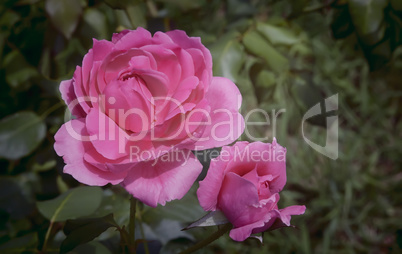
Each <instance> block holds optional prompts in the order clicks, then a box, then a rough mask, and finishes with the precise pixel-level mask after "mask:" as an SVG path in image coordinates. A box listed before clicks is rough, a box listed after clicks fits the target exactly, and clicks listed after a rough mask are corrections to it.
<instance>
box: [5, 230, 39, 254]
mask: <svg viewBox="0 0 402 254" xmlns="http://www.w3.org/2000/svg"><path fill="white" fill-rule="evenodd" d="M37 245H38V235H37V234H36V233H31V234H27V235H24V236H21V237H18V238H14V239H11V240H10V241H8V242H6V243H5V244H3V245H1V246H0V252H1V253H16V254H17V253H36V252H37V251H34V250H35V248H36V247H37ZM30 250H32V251H30Z"/></svg>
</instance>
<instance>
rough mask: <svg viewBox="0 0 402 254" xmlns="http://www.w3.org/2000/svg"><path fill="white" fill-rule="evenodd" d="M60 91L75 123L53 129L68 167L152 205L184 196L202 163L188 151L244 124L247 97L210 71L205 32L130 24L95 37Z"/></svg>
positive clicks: (223, 140)
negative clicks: (133, 27)
mask: <svg viewBox="0 0 402 254" xmlns="http://www.w3.org/2000/svg"><path fill="white" fill-rule="evenodd" d="M60 92H61V94H62V98H63V100H64V101H65V102H66V104H67V105H68V108H69V110H70V111H71V113H72V115H73V116H74V119H72V120H70V121H68V122H66V123H65V124H64V125H63V126H62V127H61V128H60V130H59V131H58V132H57V133H56V135H55V141H56V142H55V145H54V148H55V150H56V152H57V154H58V155H59V156H63V159H64V162H65V163H66V165H65V167H64V172H65V173H68V174H70V175H72V176H73V177H74V178H75V179H76V180H78V181H79V182H81V183H84V184H88V185H98V186H103V185H106V184H108V183H111V184H121V185H122V186H124V187H125V188H126V189H127V191H128V192H130V193H131V194H132V195H133V196H134V197H135V198H137V199H139V200H141V201H142V202H144V203H145V204H147V205H149V206H153V207H155V206H157V204H158V203H159V204H162V205H164V204H165V202H166V201H170V200H173V199H179V198H182V197H183V196H184V194H185V193H186V192H187V191H188V190H189V189H190V187H191V185H192V184H193V183H194V181H195V180H196V178H197V176H198V175H199V173H200V171H201V169H202V166H201V164H200V163H199V162H198V160H197V159H196V158H195V156H194V155H193V153H192V152H191V150H203V149H208V148H213V147H219V146H222V145H225V144H229V143H231V142H233V141H234V140H236V139H237V138H238V137H239V136H240V135H241V133H242V132H243V130H244V120H243V117H242V116H241V115H240V114H239V112H238V109H239V108H240V104H241V95H240V92H239V90H238V89H237V87H236V85H235V84H234V83H233V82H231V81H230V80H229V79H226V78H221V77H213V76H212V58H211V54H210V52H209V50H208V49H207V48H205V47H204V46H203V45H202V43H201V40H200V38H193V37H188V36H187V35H186V33H185V32H183V31H178V30H175V31H169V32H167V33H163V32H157V33H155V34H154V36H152V35H151V34H150V33H149V32H148V31H147V30H145V29H143V28H138V29H137V30H133V31H130V30H125V31H122V32H120V33H118V34H114V35H113V38H112V41H106V40H100V41H98V40H95V39H94V41H93V48H92V49H90V50H89V52H88V53H87V54H86V55H85V57H84V59H83V62H82V66H81V67H80V66H77V68H76V70H75V72H74V76H73V78H72V79H70V80H66V81H62V82H61V84H60Z"/></svg>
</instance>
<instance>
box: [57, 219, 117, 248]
mask: <svg viewBox="0 0 402 254" xmlns="http://www.w3.org/2000/svg"><path fill="white" fill-rule="evenodd" d="M110 227H118V225H117V224H116V222H115V221H114V219H113V214H108V215H106V216H105V217H101V218H88V219H77V220H67V222H66V225H65V226H64V229H63V231H64V233H65V234H66V236H67V237H66V239H65V240H64V241H63V242H62V243H61V246H60V253H67V252H68V251H70V250H73V249H74V248H75V247H77V246H78V245H81V244H84V243H87V242H90V241H92V240H93V239H95V238H96V237H98V236H99V235H100V234H101V233H103V232H104V231H106V230H107V229H108V228H110Z"/></svg>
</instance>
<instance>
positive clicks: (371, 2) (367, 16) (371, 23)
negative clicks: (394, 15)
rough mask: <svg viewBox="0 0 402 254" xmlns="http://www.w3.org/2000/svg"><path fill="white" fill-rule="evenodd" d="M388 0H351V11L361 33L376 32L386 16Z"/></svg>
mask: <svg viewBox="0 0 402 254" xmlns="http://www.w3.org/2000/svg"><path fill="white" fill-rule="evenodd" d="M387 5H388V1H387V0H349V12H350V15H351V17H352V20H353V24H354V25H355V27H356V30H357V32H358V34H359V35H366V34H371V33H374V32H376V31H377V30H378V29H379V27H380V25H381V23H382V22H383V18H384V8H385V7H386V6H387Z"/></svg>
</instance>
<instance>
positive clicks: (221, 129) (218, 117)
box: [195, 77, 244, 150]
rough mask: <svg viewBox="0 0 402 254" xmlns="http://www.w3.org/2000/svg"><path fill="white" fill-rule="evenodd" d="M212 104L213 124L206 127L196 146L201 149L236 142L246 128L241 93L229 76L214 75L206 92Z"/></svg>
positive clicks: (211, 117) (211, 118) (211, 115)
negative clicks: (241, 109) (241, 108)
mask: <svg viewBox="0 0 402 254" xmlns="http://www.w3.org/2000/svg"><path fill="white" fill-rule="evenodd" d="M206 99H207V100H208V102H209V105H210V106H211V111H210V120H211V124H210V125H207V126H206V127H205V130H204V133H203V135H202V136H201V138H200V139H199V140H198V141H196V143H195V146H197V147H199V149H200V150H203V149H210V148H213V147H220V146H224V145H227V144H230V143H232V142H234V141H235V140H236V139H237V138H239V137H240V135H241V134H242V133H243V130H244V119H243V116H242V115H241V114H240V113H239V112H238V110H239V108H240V106H241V99H242V98H241V94H240V92H239V89H238V88H237V87H236V85H235V84H234V83H233V82H232V81H230V80H229V79H227V78H220V77H214V78H213V79H212V83H211V86H210V88H209V90H208V92H207V94H206Z"/></svg>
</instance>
